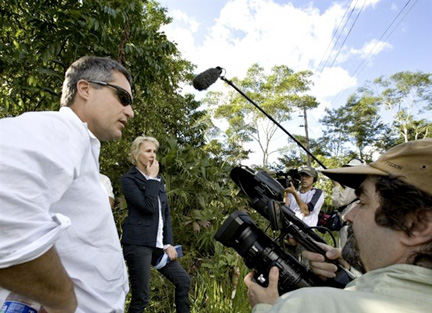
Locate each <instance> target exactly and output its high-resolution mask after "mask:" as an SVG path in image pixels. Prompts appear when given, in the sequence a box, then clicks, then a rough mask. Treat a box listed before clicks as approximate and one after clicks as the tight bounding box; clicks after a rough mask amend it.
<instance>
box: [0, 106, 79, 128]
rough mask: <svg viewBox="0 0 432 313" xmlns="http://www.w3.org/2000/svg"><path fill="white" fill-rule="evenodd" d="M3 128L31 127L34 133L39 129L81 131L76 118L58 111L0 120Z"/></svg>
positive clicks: (39, 112) (27, 114)
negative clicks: (61, 128)
mask: <svg viewBox="0 0 432 313" xmlns="http://www.w3.org/2000/svg"><path fill="white" fill-rule="evenodd" d="M1 122H2V124H3V126H4V127H9V126H10V127H13V126H17V127H26V126H27V127H31V128H33V129H34V130H35V131H36V130H37V129H38V128H40V129H41V130H47V129H50V128H57V127H65V126H67V127H71V128H77V129H83V127H82V122H80V120H79V118H78V117H77V116H75V117H74V116H72V115H71V114H65V113H63V112H60V111H38V112H25V113H23V114H21V115H18V116H15V117H7V118H3V119H1ZM83 130H84V129H83Z"/></svg>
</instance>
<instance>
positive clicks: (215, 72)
mask: <svg viewBox="0 0 432 313" xmlns="http://www.w3.org/2000/svg"><path fill="white" fill-rule="evenodd" d="M221 73H222V68H221V67H219V66H217V67H216V68H209V69H208V70H206V71H204V72H202V73H201V74H198V75H197V76H196V77H195V78H194V80H193V86H194V88H195V89H196V90H199V91H201V90H205V89H207V88H208V87H210V85H212V84H214V83H215V82H216V81H217V79H218V78H219V76H220V74H221Z"/></svg>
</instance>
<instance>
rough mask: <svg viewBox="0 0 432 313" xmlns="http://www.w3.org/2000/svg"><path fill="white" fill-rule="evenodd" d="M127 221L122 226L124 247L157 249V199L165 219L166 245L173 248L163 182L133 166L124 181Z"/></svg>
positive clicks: (122, 181)
mask: <svg viewBox="0 0 432 313" xmlns="http://www.w3.org/2000/svg"><path fill="white" fill-rule="evenodd" d="M121 185H122V189H123V194H124V196H125V198H126V203H127V207H128V212H129V214H128V217H127V218H126V220H125V222H124V223H123V236H122V243H123V244H134V245H143V246H149V247H155V246H156V236H157V229H158V223H159V204H158V196H159V199H160V201H161V212H162V219H163V244H164V245H166V244H171V245H173V244H174V240H173V234H172V227H171V215H170V209H169V206H168V198H167V194H166V190H165V186H164V183H163V181H162V179H160V181H157V180H152V179H149V180H147V179H146V178H145V177H144V175H143V174H142V173H141V172H140V171H139V170H138V169H137V168H136V167H135V166H134V167H133V168H132V169H131V170H130V171H129V172H128V173H127V174H125V175H124V176H123V177H122V178H121Z"/></svg>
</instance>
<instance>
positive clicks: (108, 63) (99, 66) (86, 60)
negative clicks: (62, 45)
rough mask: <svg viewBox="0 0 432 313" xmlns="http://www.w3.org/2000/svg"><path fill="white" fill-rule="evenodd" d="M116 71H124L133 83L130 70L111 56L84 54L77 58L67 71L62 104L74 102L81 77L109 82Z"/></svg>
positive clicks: (68, 104)
mask: <svg viewBox="0 0 432 313" xmlns="http://www.w3.org/2000/svg"><path fill="white" fill-rule="evenodd" d="M115 71H117V72H120V73H122V74H123V75H124V76H125V77H126V79H127V80H128V82H129V84H131V85H132V76H131V74H130V72H129V71H128V70H127V69H126V68H125V67H124V66H123V65H121V64H120V63H118V62H117V61H115V60H113V59H111V58H109V57H97V56H84V57H82V58H80V59H78V60H76V61H75V62H74V63H72V65H71V66H70V67H69V68H68V70H67V71H66V74H65V79H64V81H63V88H62V95H61V99H60V105H61V106H70V105H71V104H72V103H73V99H74V96H75V92H76V90H77V83H78V81H79V80H80V79H85V80H95V81H104V82H109V81H110V80H112V75H113V73H114V72H115Z"/></svg>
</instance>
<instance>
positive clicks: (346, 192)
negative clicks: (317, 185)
mask: <svg viewBox="0 0 432 313" xmlns="http://www.w3.org/2000/svg"><path fill="white" fill-rule="evenodd" d="M355 198H356V195H355V191H354V189H352V188H349V187H346V188H344V189H341V187H339V186H335V187H334V188H333V193H332V202H333V205H334V206H335V207H336V208H340V207H341V206H344V205H347V204H349V203H351V202H352V201H353V200H354V199H355Z"/></svg>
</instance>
